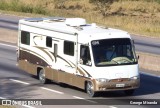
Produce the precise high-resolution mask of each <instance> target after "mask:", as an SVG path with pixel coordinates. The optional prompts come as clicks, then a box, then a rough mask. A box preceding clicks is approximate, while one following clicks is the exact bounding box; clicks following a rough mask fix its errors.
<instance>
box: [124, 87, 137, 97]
mask: <svg viewBox="0 0 160 108" xmlns="http://www.w3.org/2000/svg"><path fill="white" fill-rule="evenodd" d="M134 91H135V90H134V89H132V90H125V91H124V93H125V94H126V95H127V96H131V95H133V93H134Z"/></svg>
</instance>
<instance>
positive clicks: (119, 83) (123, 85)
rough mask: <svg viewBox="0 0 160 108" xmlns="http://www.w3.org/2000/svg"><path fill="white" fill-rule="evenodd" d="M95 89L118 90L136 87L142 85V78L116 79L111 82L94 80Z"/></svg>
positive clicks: (97, 90)
mask: <svg viewBox="0 0 160 108" xmlns="http://www.w3.org/2000/svg"><path fill="white" fill-rule="evenodd" d="M94 83H95V84H94V85H95V86H94V91H96V92H99V91H117V90H129V89H136V88H139V86H140V79H136V80H130V79H114V80H110V81H109V82H103V83H102V82H98V81H96V80H95V81H94Z"/></svg>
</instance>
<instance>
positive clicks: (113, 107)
mask: <svg viewBox="0 0 160 108" xmlns="http://www.w3.org/2000/svg"><path fill="white" fill-rule="evenodd" d="M109 108H117V107H115V106H109Z"/></svg>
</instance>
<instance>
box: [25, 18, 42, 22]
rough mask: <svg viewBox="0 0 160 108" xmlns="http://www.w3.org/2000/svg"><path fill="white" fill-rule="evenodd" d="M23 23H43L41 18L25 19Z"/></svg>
mask: <svg viewBox="0 0 160 108" xmlns="http://www.w3.org/2000/svg"><path fill="white" fill-rule="evenodd" d="M25 21H29V22H40V21H43V18H26V19H25Z"/></svg>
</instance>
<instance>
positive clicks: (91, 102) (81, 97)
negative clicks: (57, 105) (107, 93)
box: [73, 96, 97, 103]
mask: <svg viewBox="0 0 160 108" xmlns="http://www.w3.org/2000/svg"><path fill="white" fill-rule="evenodd" d="M73 97H74V98H76V99H82V100H85V101H88V102H91V103H97V102H95V101H91V100H87V99H85V98H82V97H78V96H73Z"/></svg>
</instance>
